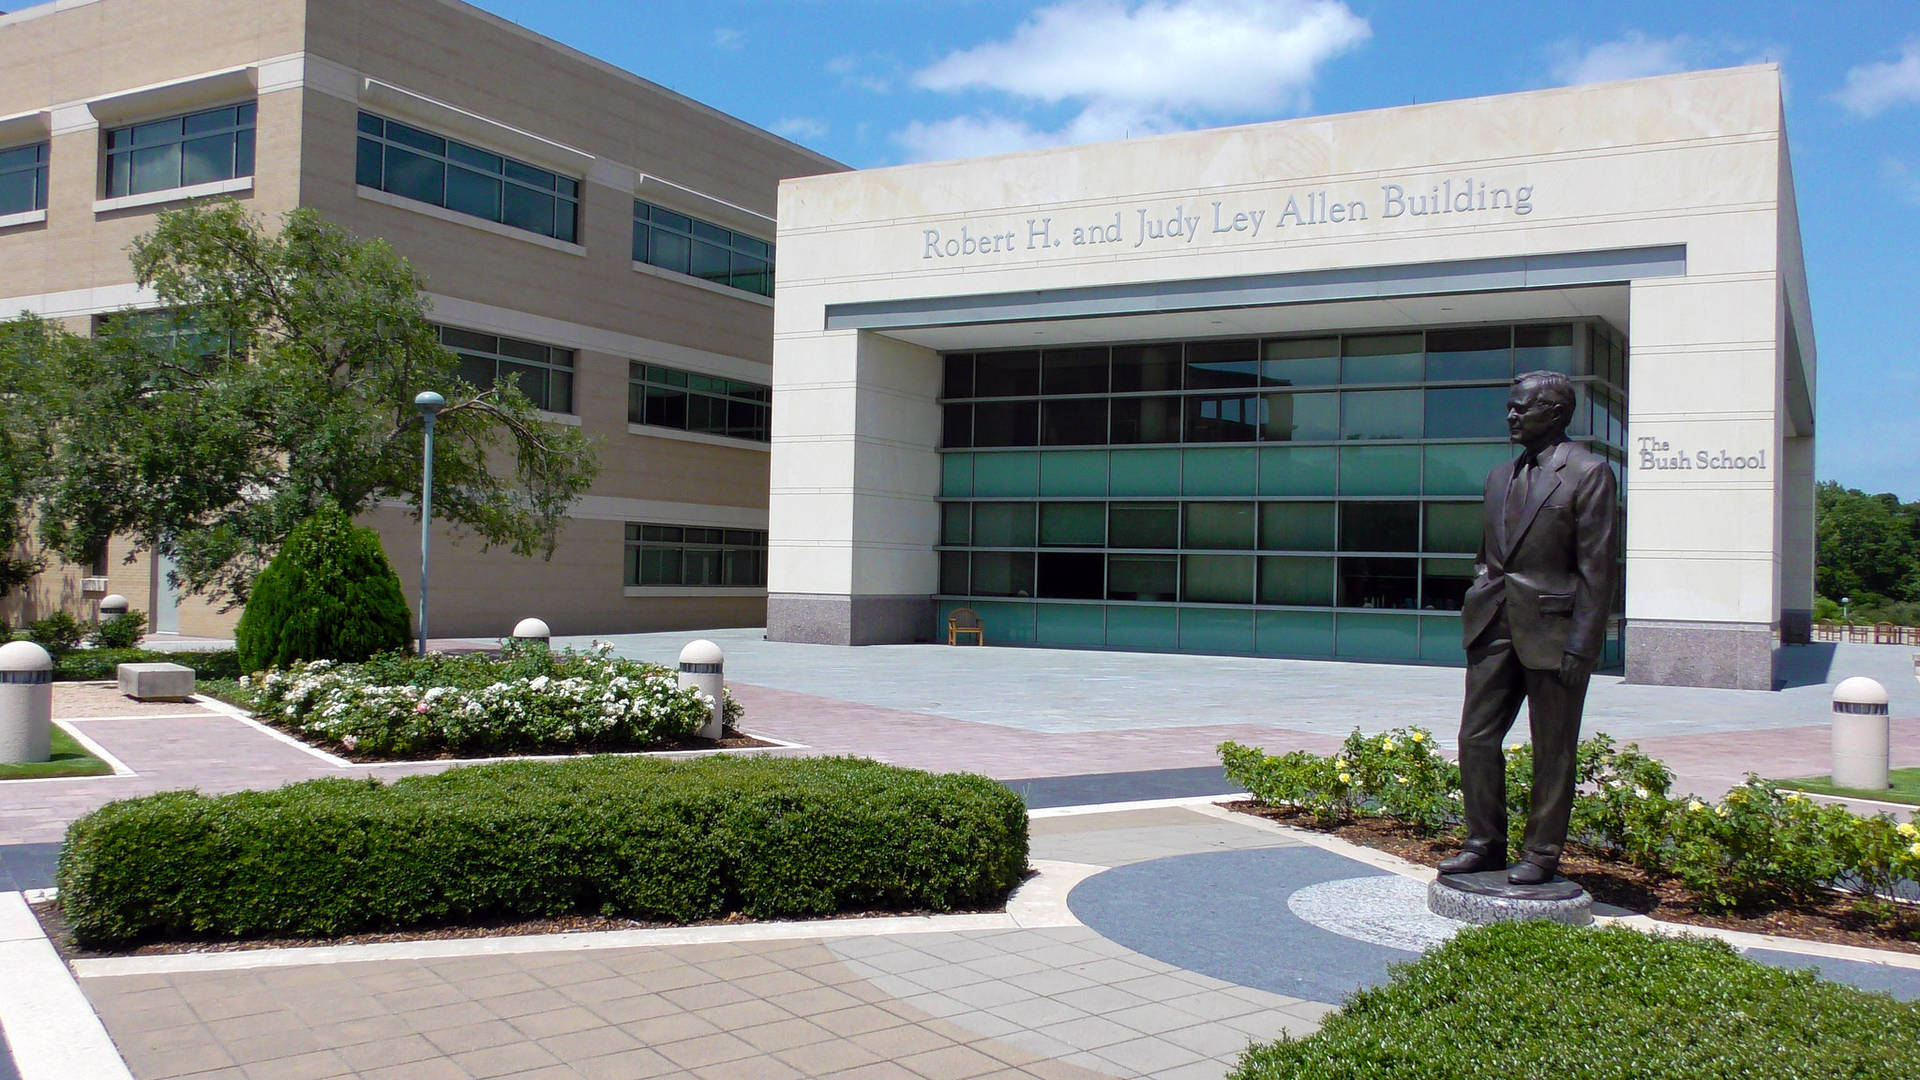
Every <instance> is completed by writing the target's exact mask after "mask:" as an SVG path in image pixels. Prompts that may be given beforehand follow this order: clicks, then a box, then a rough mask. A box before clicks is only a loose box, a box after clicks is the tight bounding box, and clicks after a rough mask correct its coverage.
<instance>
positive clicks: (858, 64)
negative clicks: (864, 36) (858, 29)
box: [827, 53, 900, 94]
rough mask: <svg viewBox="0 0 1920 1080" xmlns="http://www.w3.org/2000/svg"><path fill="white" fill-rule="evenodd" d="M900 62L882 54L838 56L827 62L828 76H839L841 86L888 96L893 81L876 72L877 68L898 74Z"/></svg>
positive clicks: (885, 75)
mask: <svg viewBox="0 0 1920 1080" xmlns="http://www.w3.org/2000/svg"><path fill="white" fill-rule="evenodd" d="M899 67H900V64H899V61H897V60H895V59H894V58H893V57H891V56H887V55H885V54H882V53H868V54H866V55H856V54H853V53H849V54H847V55H845V56H836V57H834V58H833V59H831V60H829V61H827V74H829V75H838V76H839V77H840V85H842V86H846V87H851V88H853V89H857V90H865V91H866V92H868V93H870V94H886V93H891V92H892V90H893V80H892V78H890V77H889V76H888V75H887V74H883V73H881V72H876V71H875V70H874V69H875V68H880V69H883V71H885V72H897V71H898V70H899Z"/></svg>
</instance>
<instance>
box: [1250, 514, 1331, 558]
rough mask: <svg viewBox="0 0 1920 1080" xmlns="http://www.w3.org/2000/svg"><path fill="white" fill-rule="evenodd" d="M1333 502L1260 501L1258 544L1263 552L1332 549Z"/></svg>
mask: <svg viewBox="0 0 1920 1080" xmlns="http://www.w3.org/2000/svg"><path fill="white" fill-rule="evenodd" d="M1333 519H1334V517H1333V504H1332V503H1319V502H1314V503H1294V502H1270V503H1261V504H1260V547H1261V549H1262V550H1264V551H1332V550H1333Z"/></svg>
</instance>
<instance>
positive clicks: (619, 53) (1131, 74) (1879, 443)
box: [480, 0, 1920, 500]
mask: <svg viewBox="0 0 1920 1080" xmlns="http://www.w3.org/2000/svg"><path fill="white" fill-rule="evenodd" d="M480 6H481V7H484V8H486V9H488V10H490V11H493V12H495V13H497V14H499V15H502V16H505V17H506V18H509V19H512V20H514V21H516V22H519V23H521V24H523V25H525V26H527V27H528V28H530V29H533V30H536V31H538V32H540V33H542V34H545V35H547V36H549V37H552V38H555V39H558V40H560V41H563V42H565V43H567V44H568V45H571V46H573V47H575V48H578V49H581V50H583V51H585V52H588V53H591V54H593V55H595V56H598V57H601V58H602V59H605V60H607V61H610V62H612V63H615V64H618V65H620V66H621V67H624V68H627V69H628V70H630V71H634V72H637V73H638V74H640V75H642V76H645V77H646V78H649V79H652V80H653V81H655V82H658V83H661V84H662V85H665V86H667V87H670V88H672V89H674V90H677V91H679V92H681V93H683V94H686V95H688V96H689V97H693V98H696V99H698V100H700V101H703V102H706V103H707V104H709V105H712V106H714V107H716V108H719V109H722V110H724V111H726V112H729V113H732V114H733V115H735V116H738V117H740V118H742V119H744V120H747V121H749V122H751V123H754V124H758V125H761V126H763V127H766V128H770V129H772V130H774V131H777V132H780V133H781V134H783V135H785V136H787V137H788V138H791V139H794V140H795V141H797V142H799V143H801V144H803V145H805V146H808V147H811V148H813V149H815V150H818V151H820V152H822V153H824V154H827V155H829V156H831V157H834V158H837V159H839V160H840V161H844V162H846V163H847V164H849V165H853V166H856V167H865V166H875V165H890V164H897V163H901V162H907V161H917V160H932V159H938V158H947V157H960V156H970V155H974V154H984V153H991V152H996V151H1004V150H1015V149H1022V148H1026V147H1032V146H1045V145H1057V144H1062V143H1069V142H1085V141H1094V140H1099V139H1107V138H1123V137H1126V136H1128V135H1142V134H1150V133H1155V132H1161V131H1171V130H1180V129H1185V128H1198V127H1214V126H1219V125H1224V124H1236V123H1247V122H1252V121H1260V120H1274V119H1281V118H1285V117H1292V116H1305V115H1315V114H1322V113H1337V112H1350V111H1353V110H1356V109H1372V108H1381V107H1386V106H1393V105H1404V104H1407V103H1408V102H1412V101H1436V100H1443V99H1448V98H1462V97H1477V96H1480V95H1484V94H1500V93H1507V92H1511V91H1517V90H1529V89H1536V88H1539V87H1545V86H1556V85H1564V84H1568V83H1579V82H1600V81H1606V80H1609V79H1619V78H1629V77H1634V76H1639V75H1652V74H1659V73H1663V72H1669V71H1681V70H1688V69H1695V68H1708V67H1723V66H1728V65H1732V64H1743V63H1752V62H1757V61H1763V60H1772V61H1777V62H1778V63H1780V65H1781V69H1782V71H1783V73H1784V75H1785V81H1786V87H1787V130H1788V138H1789V140H1790V142H1791V145H1792V150H1793V164H1794V173H1795V179H1796V182H1797V184H1798V187H1799V206H1800V222H1801V229H1802V232H1803V234H1804V239H1805V246H1806V261H1807V274H1808V278H1809V280H1810V283H1811V287H1812V292H1813V311H1814V327H1815V333H1816V336H1817V340H1818V344H1819V350H1820V373H1819V395H1820V402H1819V425H1820V427H1819V444H1818V449H1817V453H1818V458H1819V465H1818V469H1819V475H1820V478H1821V479H1830V480H1838V481H1840V482H1841V483H1843V484H1846V485H1848V486H1851V487H1859V488H1864V489H1866V490H1868V491H1892V492H1895V493H1897V494H1899V495H1900V496H1901V497H1902V498H1903V499H1906V500H1917V499H1920V331H1917V330H1916V325H1915V324H1916V322H1917V321H1920V286H1917V285H1916V282H1920V3H1914V2H1913V0H1904V2H1861V0H1842V2H1838V3H1834V2H1827V3H1813V2H1775V3H1754V2H1752V0H1745V2H1738V3H1735V2H1719V0H1678V2H1675V0H1668V2H1665V3H1649V2H1638V0H1616V2H1613V3H1609V4H1582V5H1572V4H1553V3H1545V4H1543V3H1540V2H1538V0H1534V2H1531V3H1512V2H1506V0H1451V2H1439V3H1430V2H1411V0H1401V2H1398V3H1385V2H1376V3H1369V2H1366V0H1344V2H1341V0H1151V2H1146V3H1143V2H1141V0H1064V2H1058V3H1031V2H1029V3H1017V2H1010V0H947V2H927V3H905V2H892V0H762V2H751V0H706V2H704V3H697V4H685V3H650V4H637V3H634V2H633V0H480Z"/></svg>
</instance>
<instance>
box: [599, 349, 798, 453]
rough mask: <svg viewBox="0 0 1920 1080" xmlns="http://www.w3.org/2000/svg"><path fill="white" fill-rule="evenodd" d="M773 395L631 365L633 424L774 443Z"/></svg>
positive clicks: (757, 387) (731, 382) (713, 378)
mask: <svg viewBox="0 0 1920 1080" xmlns="http://www.w3.org/2000/svg"><path fill="white" fill-rule="evenodd" d="M772 413H773V390H772V388H771V387H767V386H763V385H761V384H760V383H750V382H741V381H739V380H738V379H723V378H721V377H720V376H718V375H702V374H699V373H698V372H692V371H681V370H679V369H678V368H670V367H662V366H661V365H659V364H642V363H640V362H638V361H635V362H633V363H630V364H628V365H627V420H628V422H630V423H635V424H646V425H648V426H649V427H667V428H675V429H677V430H680V431H693V432H698V433H700V434H702V435H720V436H724V437H726V438H729V439H750V440H752V441H754V442H771V441H772V440H773V427H772Z"/></svg>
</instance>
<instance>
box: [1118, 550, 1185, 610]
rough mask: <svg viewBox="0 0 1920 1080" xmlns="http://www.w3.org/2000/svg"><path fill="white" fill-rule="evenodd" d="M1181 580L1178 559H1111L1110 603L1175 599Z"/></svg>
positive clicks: (1159, 556)
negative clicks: (1114, 601) (1176, 589)
mask: <svg viewBox="0 0 1920 1080" xmlns="http://www.w3.org/2000/svg"><path fill="white" fill-rule="evenodd" d="M1179 578H1180V559H1179V556H1176V555H1110V556H1108V557H1107V599H1109V600H1158V601H1167V600H1172V599H1173V594H1174V588H1175V586H1176V585H1177V584H1178V582H1179Z"/></svg>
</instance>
